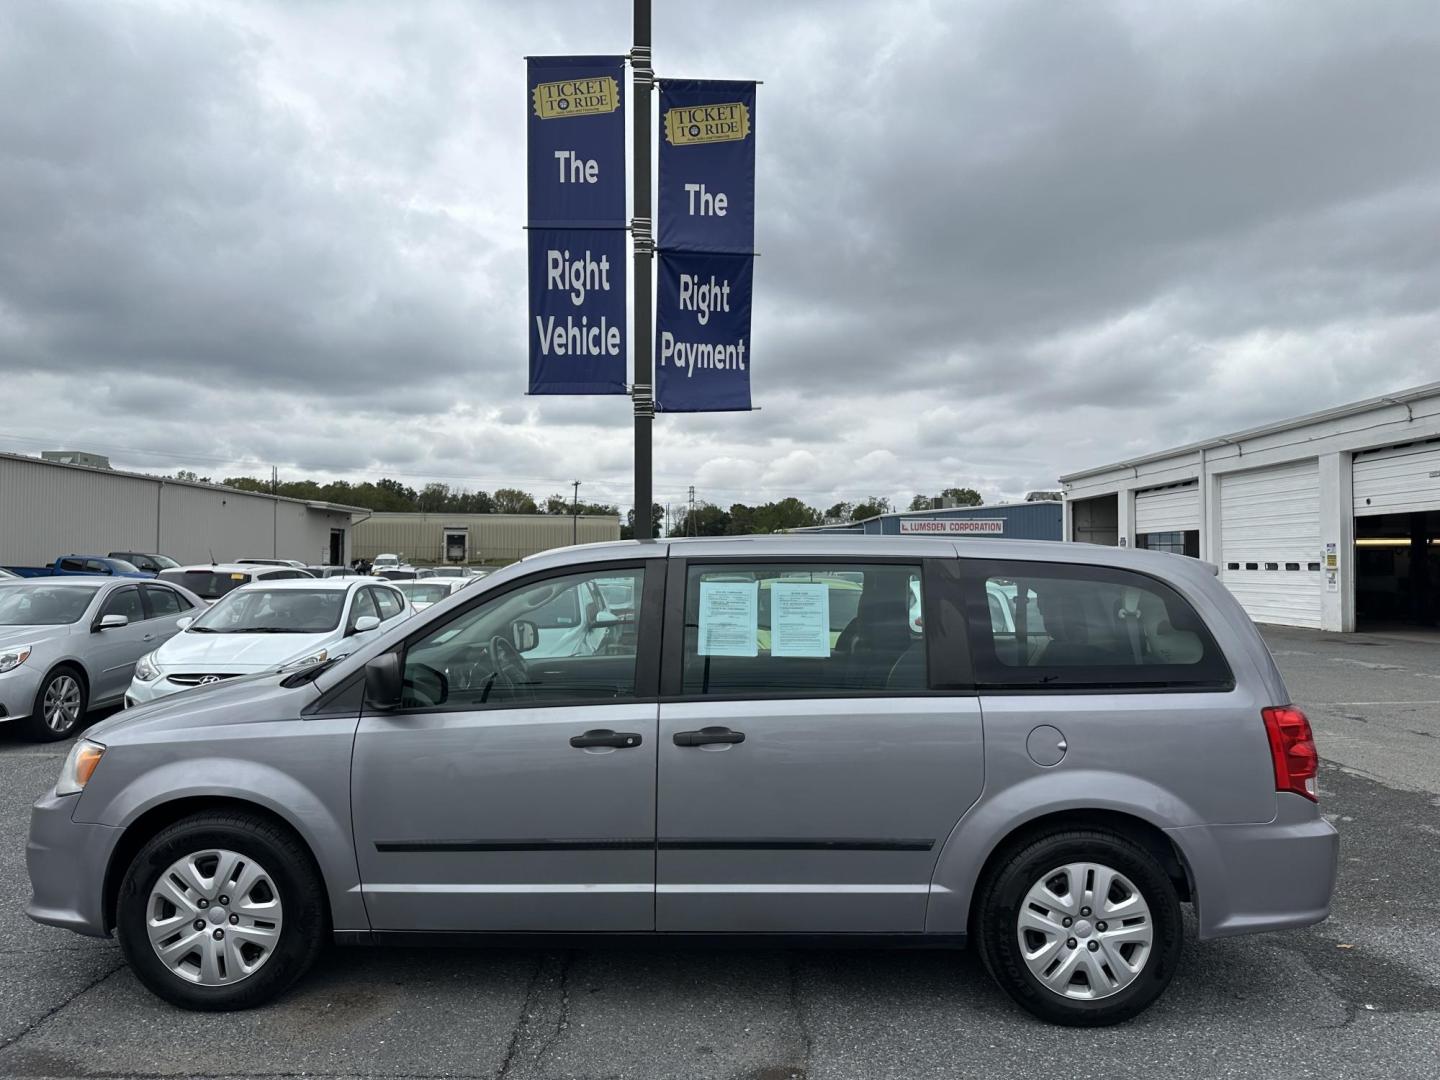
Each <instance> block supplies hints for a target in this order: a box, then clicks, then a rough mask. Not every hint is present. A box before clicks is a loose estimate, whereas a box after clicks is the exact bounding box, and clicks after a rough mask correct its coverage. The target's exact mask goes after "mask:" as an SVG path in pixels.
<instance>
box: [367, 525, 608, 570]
mask: <svg viewBox="0 0 1440 1080" xmlns="http://www.w3.org/2000/svg"><path fill="white" fill-rule="evenodd" d="M618 539H620V519H619V517H603V516H599V515H593V516H592V515H586V514H582V515H580V516H579V517H578V518H572V517H571V516H570V515H569V514H564V515H561V514H404V513H376V514H372V515H370V516H369V517H368V518H366V519H365V520H364V521H361V522H357V523H356V526H355V537H354V555H353V556H352V558H354V557H358V558H362V559H373V558H375V556H376V555H382V554H395V555H399V556H400V557H401V558H403V559H405V560H406V561H408V562H415V563H442V562H452V563H492V564H493V563H508V562H514V561H515V560H516V559H520V558H524V557H525V556H526V555H533V554H535V552H537V551H547V550H549V549H550V548H557V547H565V546H566V545H568V544H573V543H580V544H591V543H596V542H598V541H603V540H618Z"/></svg>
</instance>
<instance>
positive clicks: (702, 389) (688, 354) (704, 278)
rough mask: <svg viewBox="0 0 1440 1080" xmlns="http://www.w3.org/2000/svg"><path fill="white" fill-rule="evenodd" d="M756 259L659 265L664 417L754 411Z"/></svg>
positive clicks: (671, 259)
mask: <svg viewBox="0 0 1440 1080" xmlns="http://www.w3.org/2000/svg"><path fill="white" fill-rule="evenodd" d="M754 266H755V259H754V257H753V256H751V255H748V254H747V255H706V254H689V253H684V254H682V253H676V252H671V253H668V254H666V255H664V256H663V257H662V258H661V259H660V272H659V288H658V291H657V297H656V299H657V301H658V304H657V307H656V314H655V407H656V409H658V410H660V411H661V412H741V411H745V410H748V409H749V408H750V294H751V280H752V273H753V269H754Z"/></svg>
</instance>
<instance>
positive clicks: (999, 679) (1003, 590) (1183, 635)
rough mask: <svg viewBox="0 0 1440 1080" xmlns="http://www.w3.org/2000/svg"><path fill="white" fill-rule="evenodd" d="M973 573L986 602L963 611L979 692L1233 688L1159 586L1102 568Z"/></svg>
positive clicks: (1182, 606)
mask: <svg viewBox="0 0 1440 1080" xmlns="http://www.w3.org/2000/svg"><path fill="white" fill-rule="evenodd" d="M979 567H980V568H979V572H978V575H977V583H978V584H979V585H981V586H982V587H983V589H984V598H983V601H982V600H981V598H980V597H978V596H974V598H973V600H972V603H971V605H970V610H971V613H972V615H971V642H972V650H973V653H974V666H975V677H976V681H977V683H979V685H981V686H982V687H985V686H989V687H1005V688H1023V687H1037V688H1039V687H1043V688H1046V689H1057V688H1061V687H1076V686H1082V687H1096V688H1102V687H1107V686H1113V687H1121V688H1132V687H1140V688H1144V687H1155V688H1170V687H1195V688H1204V689H1228V688H1229V687H1230V686H1231V685H1233V682H1232V679H1231V675H1230V670H1229V667H1228V666H1227V665H1226V663H1225V659H1224V657H1223V656H1222V655H1221V653H1220V649H1219V647H1218V646H1217V645H1216V643H1215V639H1214V638H1213V637H1212V636H1211V634H1210V632H1209V630H1208V629H1206V627H1205V624H1204V622H1203V621H1202V620H1201V618H1200V616H1199V615H1198V614H1196V612H1195V609H1194V608H1193V607H1191V606H1190V604H1189V603H1188V602H1187V601H1186V600H1185V599H1184V598H1183V597H1181V596H1180V594H1179V593H1177V592H1176V591H1175V590H1174V589H1172V588H1171V587H1170V586H1168V585H1166V584H1164V583H1163V582H1160V581H1158V580H1156V579H1154V578H1150V577H1146V576H1144V575H1142V574H1134V573H1130V572H1129V571H1124V570H1117V569H1111V568H1108V567H1091V566H1070V565H1060V564H1044V563H1012V564H994V563H987V564H979ZM972 595H973V593H972ZM982 604H983V606H981V605H982ZM981 612H984V615H983V616H981V615H980V613H981Z"/></svg>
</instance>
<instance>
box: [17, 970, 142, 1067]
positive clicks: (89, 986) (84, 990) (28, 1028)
mask: <svg viewBox="0 0 1440 1080" xmlns="http://www.w3.org/2000/svg"><path fill="white" fill-rule="evenodd" d="M124 967H125V961H124V960H121V961H119V962H118V963H117V964H116V965H115V966H114V967H112V968H111V969H110V970H109V971H107V972H105V973H104V974H103V975H98V976H96V977H95V978H94V979H91V980H90V981H89V982H88V983H86V984H85V985H84V986H82V987H81V988H80V989H79V990H76V991H75V993H73V994H71V995H70V996H69V997H67V998H66V999H65V1000H64V1001H62V1002H60V1003H59V1004H58V1005H56V1006H55V1007H54V1008H52V1009H50V1010H48V1011H47V1012H45V1013H43V1014H42V1015H41V1016H39V1017H37V1018H36V1019H35V1020H34V1021H33V1022H31V1023H29V1024H26V1025H25V1027H24V1028H23V1029H22V1030H20V1031H17V1032H16V1033H15V1034H14V1035H11V1036H10V1037H9V1038H8V1039H5V1040H4V1041H3V1042H0V1051H3V1050H7V1049H9V1048H10V1047H12V1046H14V1045H15V1044H16V1043H18V1042H19V1041H20V1040H21V1039H23V1038H25V1036H27V1035H29V1034H30V1033H31V1032H32V1031H35V1030H36V1029H37V1028H39V1027H40V1026H41V1025H43V1024H44V1023H45V1022H46V1021H47V1020H49V1019H50V1018H51V1017H52V1016H54V1015H55V1014H56V1013H58V1012H60V1011H61V1010H62V1009H64V1008H65V1007H66V1006H68V1005H69V1004H70V1003H71V1002H72V1001H74V1000H76V999H77V998H80V997H83V996H84V995H85V994H88V993H89V992H90V991H91V990H94V989H95V988H96V987H97V986H99V985H100V984H101V983H103V982H104V981H105V980H106V979H108V978H110V976H112V975H114V974H115V973H116V972H117V971H121V970H123V969H124Z"/></svg>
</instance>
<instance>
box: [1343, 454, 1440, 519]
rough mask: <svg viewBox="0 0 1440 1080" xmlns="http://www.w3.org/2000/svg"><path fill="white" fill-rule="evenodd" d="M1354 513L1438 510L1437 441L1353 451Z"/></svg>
mask: <svg viewBox="0 0 1440 1080" xmlns="http://www.w3.org/2000/svg"><path fill="white" fill-rule="evenodd" d="M1353 480H1354V487H1355V516H1356V517H1366V516H1368V515H1371V514H1402V513H1406V512H1407V511H1410V510H1440V443H1434V442H1428V443H1415V444H1413V445H1411V446H1396V447H1392V448H1390V449H1389V450H1376V451H1374V452H1372V453H1368V454H1356V455H1355V468H1354V473H1353Z"/></svg>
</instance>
